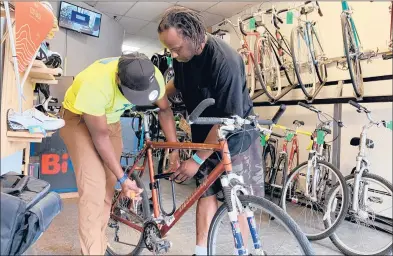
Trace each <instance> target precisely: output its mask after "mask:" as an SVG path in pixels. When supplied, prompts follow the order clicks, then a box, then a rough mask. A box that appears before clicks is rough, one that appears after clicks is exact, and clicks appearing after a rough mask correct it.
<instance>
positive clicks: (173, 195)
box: [150, 172, 176, 217]
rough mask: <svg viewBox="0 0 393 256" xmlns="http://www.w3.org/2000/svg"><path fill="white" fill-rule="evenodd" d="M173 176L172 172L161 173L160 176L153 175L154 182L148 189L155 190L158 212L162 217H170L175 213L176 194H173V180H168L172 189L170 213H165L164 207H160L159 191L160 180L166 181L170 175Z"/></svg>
mask: <svg viewBox="0 0 393 256" xmlns="http://www.w3.org/2000/svg"><path fill="white" fill-rule="evenodd" d="M172 174H173V172H169V173H161V174H157V175H154V179H155V180H156V181H155V182H154V183H153V184H151V183H150V189H153V188H155V189H157V192H158V205H159V206H160V211H161V213H162V215H164V216H166V217H169V216H172V215H173V214H174V213H175V211H176V192H175V184H174V182H173V179H172V180H170V181H171V188H172V211H171V212H170V213H167V212H166V211H165V210H164V207H163V206H162V198H161V190H160V179H168V178H169V177H170V176H171V175H172Z"/></svg>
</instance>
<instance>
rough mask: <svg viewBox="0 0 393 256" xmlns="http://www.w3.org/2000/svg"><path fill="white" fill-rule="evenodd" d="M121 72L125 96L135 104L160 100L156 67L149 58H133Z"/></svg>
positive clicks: (120, 76) (121, 84) (121, 82)
mask: <svg viewBox="0 0 393 256" xmlns="http://www.w3.org/2000/svg"><path fill="white" fill-rule="evenodd" d="M126 65H127V66H126V67H125V68H124V69H122V71H121V73H120V72H119V79H120V86H121V89H122V91H123V94H124V97H126V99H127V100H129V101H130V102H131V103H132V104H135V105H140V106H143V105H151V104H152V103H154V102H155V101H157V100H158V98H159V96H160V93H161V88H160V85H159V83H158V80H157V78H156V69H155V68H154V65H153V63H152V62H151V61H150V60H149V59H133V60H131V61H130V62H129V63H128V64H126Z"/></svg>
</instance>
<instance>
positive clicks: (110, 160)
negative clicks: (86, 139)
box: [83, 114, 124, 180]
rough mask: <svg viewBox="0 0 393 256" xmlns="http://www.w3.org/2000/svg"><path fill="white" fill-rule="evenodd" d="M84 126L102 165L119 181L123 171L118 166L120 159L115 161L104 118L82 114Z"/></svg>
mask: <svg viewBox="0 0 393 256" xmlns="http://www.w3.org/2000/svg"><path fill="white" fill-rule="evenodd" d="M83 119H84V120H85V123H86V126H87V128H88V129H89V132H90V135H91V138H92V140H93V143H94V146H95V148H96V150H97V152H98V154H99V155H100V156H101V158H102V160H103V161H104V163H105V164H106V165H107V166H108V168H109V169H110V170H111V171H112V173H113V174H114V175H115V176H116V178H117V179H118V180H119V179H120V178H121V177H123V175H124V173H123V169H122V168H121V165H120V159H117V157H116V154H115V149H114V148H113V145H112V142H111V140H110V138H109V130H108V125H107V120H106V116H105V115H103V116H93V115H88V114H83Z"/></svg>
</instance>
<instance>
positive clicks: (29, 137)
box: [7, 131, 55, 142]
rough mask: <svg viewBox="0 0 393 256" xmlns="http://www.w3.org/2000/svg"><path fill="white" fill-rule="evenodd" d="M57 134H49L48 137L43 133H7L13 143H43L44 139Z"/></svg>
mask: <svg viewBox="0 0 393 256" xmlns="http://www.w3.org/2000/svg"><path fill="white" fill-rule="evenodd" d="M54 133H55V132H47V133H46V137H45V136H44V135H43V134H41V133H29V132H28V131H7V137H8V141H11V142H42V139H43V138H47V137H50V136H52V135H53V134H54Z"/></svg>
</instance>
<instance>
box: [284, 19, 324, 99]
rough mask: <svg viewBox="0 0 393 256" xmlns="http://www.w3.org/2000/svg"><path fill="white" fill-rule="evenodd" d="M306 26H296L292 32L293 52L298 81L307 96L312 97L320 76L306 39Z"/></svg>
mask: <svg viewBox="0 0 393 256" xmlns="http://www.w3.org/2000/svg"><path fill="white" fill-rule="evenodd" d="M306 33H307V32H306V28H305V27H295V28H293V29H292V32H291V52H292V59H293V66H294V68H295V74H296V77H297V81H298V83H299V85H300V87H301V88H302V91H303V93H304V95H305V96H306V97H307V98H312V97H313V95H314V93H315V85H316V83H317V82H319V80H318V76H317V73H316V70H315V65H314V63H313V57H312V54H311V51H310V49H309V45H308V43H307V39H306Z"/></svg>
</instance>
